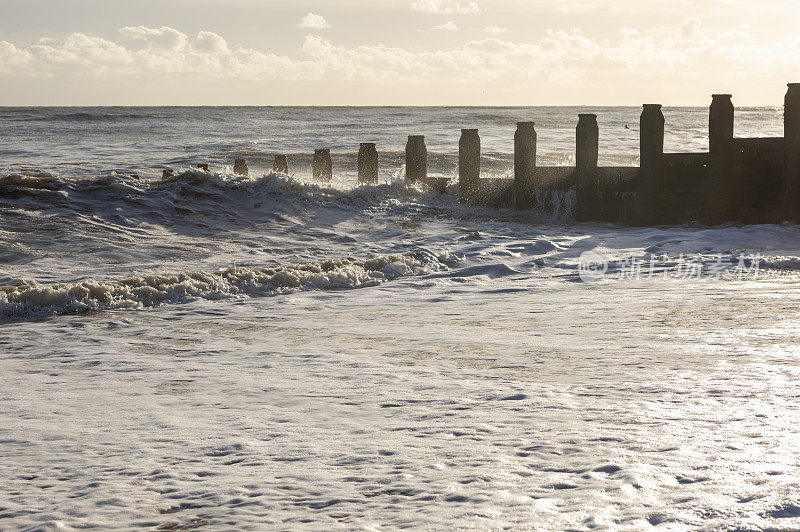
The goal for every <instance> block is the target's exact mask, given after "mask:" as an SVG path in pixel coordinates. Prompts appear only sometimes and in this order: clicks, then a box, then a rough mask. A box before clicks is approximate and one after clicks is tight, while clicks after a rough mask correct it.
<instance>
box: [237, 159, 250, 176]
mask: <svg viewBox="0 0 800 532" xmlns="http://www.w3.org/2000/svg"><path fill="white" fill-rule="evenodd" d="M233 173H234V174H236V175H248V174H249V173H250V170H249V169H248V168H247V161H245V160H244V159H236V160H235V161H234V162H233Z"/></svg>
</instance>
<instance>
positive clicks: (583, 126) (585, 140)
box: [575, 114, 600, 168]
mask: <svg viewBox="0 0 800 532" xmlns="http://www.w3.org/2000/svg"><path fill="white" fill-rule="evenodd" d="M599 150H600V129H599V128H598V127H597V115H592V114H579V115H578V126H577V127H576V128H575V166H576V167H578V168H597V156H598V152H599Z"/></svg>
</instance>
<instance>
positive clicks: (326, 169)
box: [311, 148, 333, 181]
mask: <svg viewBox="0 0 800 532" xmlns="http://www.w3.org/2000/svg"><path fill="white" fill-rule="evenodd" d="M311 173H312V175H313V176H314V181H330V180H332V179H333V162H332V161H331V150H329V149H328V148H323V149H321V150H314V160H313V161H312V163H311Z"/></svg>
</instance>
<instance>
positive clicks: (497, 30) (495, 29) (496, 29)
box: [486, 26, 508, 35]
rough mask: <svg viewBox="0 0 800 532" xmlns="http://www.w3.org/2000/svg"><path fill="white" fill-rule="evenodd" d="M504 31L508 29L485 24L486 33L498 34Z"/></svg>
mask: <svg viewBox="0 0 800 532" xmlns="http://www.w3.org/2000/svg"><path fill="white" fill-rule="evenodd" d="M506 31H508V30H506V29H505V28H501V27H500V26H487V27H486V33H488V34H489V35H500V34H503V33H505V32H506Z"/></svg>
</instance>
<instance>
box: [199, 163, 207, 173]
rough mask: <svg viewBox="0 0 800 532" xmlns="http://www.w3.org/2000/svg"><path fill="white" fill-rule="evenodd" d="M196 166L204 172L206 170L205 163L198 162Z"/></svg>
mask: <svg viewBox="0 0 800 532" xmlns="http://www.w3.org/2000/svg"><path fill="white" fill-rule="evenodd" d="M197 167H198V168H199V169H200V170H203V171H204V172H208V164H207V163H200V164H198V165H197Z"/></svg>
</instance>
